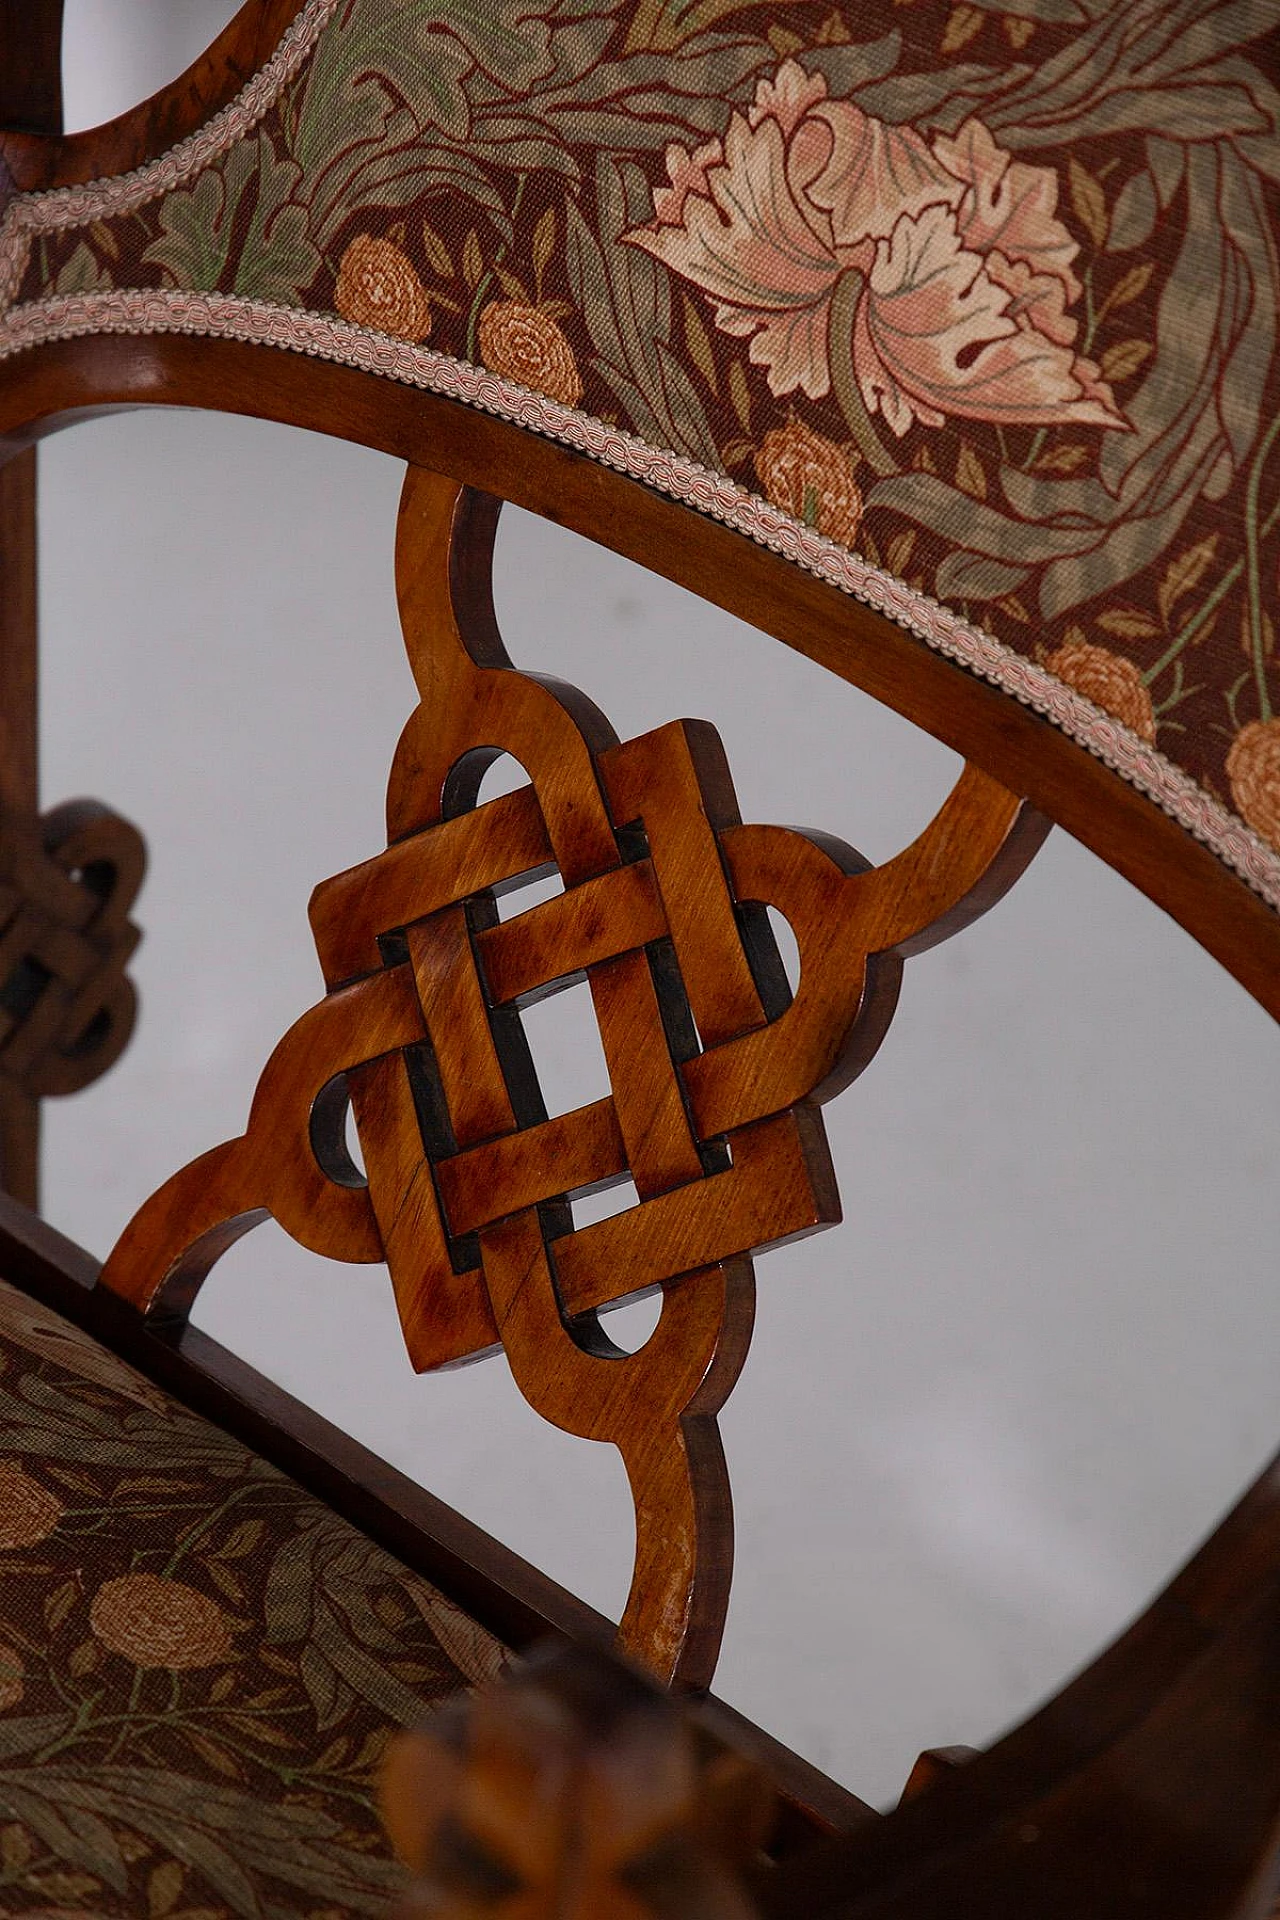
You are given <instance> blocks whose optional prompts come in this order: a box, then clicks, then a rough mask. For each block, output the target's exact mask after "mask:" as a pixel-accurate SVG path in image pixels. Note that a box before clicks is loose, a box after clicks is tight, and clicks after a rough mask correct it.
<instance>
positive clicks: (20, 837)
mask: <svg viewBox="0 0 1280 1920" xmlns="http://www.w3.org/2000/svg"><path fill="white" fill-rule="evenodd" d="M145 863H146V854H145V851H144V849H143V844H142V838H141V836H140V834H139V833H138V831H137V829H136V828H135V827H132V826H130V824H129V822H128V821H127V820H123V819H121V818H120V816H119V815H118V814H114V813H109V812H108V811H107V809H106V808H105V807H102V806H99V805H98V804H97V803H96V802H95V801H92V800H75V801H70V802H68V803H67V804H66V805H65V806H61V807H56V808H54V810H53V811H52V812H50V813H47V814H46V815H45V816H44V818H43V819H39V818H36V817H35V816H34V815H25V814H22V815H20V814H18V813H16V812H10V813H0V1111H3V1112H5V1113H6V1114H12V1113H13V1112H14V1110H15V1109H18V1110H19V1111H20V1110H21V1107H22V1106H23V1105H24V1104H26V1103H34V1102H35V1101H37V1100H39V1099H41V1098H43V1097H44V1096H45V1095H47V1094H56V1093H76V1092H78V1091H79V1089H80V1088H81V1087H85V1086H87V1085H88V1084H89V1082H90V1081H91V1080H95V1079H97V1077H98V1075H99V1074H102V1073H105V1072H106V1070H107V1068H108V1067H109V1066H111V1065H112V1063H113V1062H114V1061H115V1060H116V1059H117V1058H118V1057H119V1055H120V1053H121V1051H122V1050H123V1048H124V1046H125V1043H126V1042H127V1040H128V1038H129V1035H130V1033H131V1032H132V1030H133V1022H134V1016H135V1012H136V1006H137V1002H136V996H135V994H134V989H133V985H132V983H131V981H130V980H129V979H128V977H127V975H126V972H125V969H126V967H127V966H128V964H129V960H130V958H131V956H132V954H133V951H134V949H135V947H136V946H137V944H138V940H139V934H138V930H137V928H136V927H135V926H134V925H133V924H132V922H131V921H130V919H129V910H130V908H131V907H132V905H133V902H134V899H135V897H136V895H137V892H138V888H139V887H140V886H141V884H142V873H143V868H144V866H145ZM14 1131H15V1134H17V1133H19V1132H21V1131H22V1130H21V1129H19V1128H17V1127H15V1130H14ZM9 1144H10V1143H9V1142H5V1145H6V1146H8V1145H9ZM32 1144H33V1145H34V1136H33V1137H32ZM27 1157H28V1156H27V1155H26V1154H24V1153H23V1152H21V1150H20V1147H18V1146H15V1147H14V1150H13V1151H12V1153H8V1152H6V1153H4V1154H3V1155H2V1156H0V1173H2V1174H3V1176H4V1178H5V1181H6V1184H11V1186H12V1190H13V1191H15V1192H17V1191H19V1190H20V1189H27V1190H29V1189H30V1188H32V1187H33V1186H34V1182H35V1167H34V1161H33V1160H32V1162H31V1164H29V1165H27V1166H24V1167H20V1166H19V1165H18V1162H19V1161H22V1160H25V1159H27Z"/></svg>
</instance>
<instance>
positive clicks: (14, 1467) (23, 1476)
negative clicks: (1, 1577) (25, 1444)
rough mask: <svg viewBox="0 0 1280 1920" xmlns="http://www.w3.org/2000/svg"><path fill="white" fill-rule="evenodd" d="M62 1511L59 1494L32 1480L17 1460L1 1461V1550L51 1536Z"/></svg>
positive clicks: (28, 1544)
mask: <svg viewBox="0 0 1280 1920" xmlns="http://www.w3.org/2000/svg"><path fill="white" fill-rule="evenodd" d="M62 1514H63V1506H62V1502H61V1500H59V1498H58V1496H57V1494H56V1493H50V1491H49V1489H48V1487H42V1486H41V1484H40V1482H39V1481H38V1480H33V1479H32V1477H31V1475H30V1474H29V1473H28V1472H27V1471H26V1469H25V1468H24V1467H20V1466H19V1465H18V1463H17V1461H16V1460H0V1549H4V1550H6V1551H9V1552H12V1551H13V1549H14V1548H17V1547H34V1546H37V1545H38V1544H39V1542H40V1541H41V1540H47V1539H48V1537H49V1535H50V1534H51V1533H52V1532H53V1530H54V1528H55V1527H56V1526H57V1524H58V1522H59V1520H61V1518H62Z"/></svg>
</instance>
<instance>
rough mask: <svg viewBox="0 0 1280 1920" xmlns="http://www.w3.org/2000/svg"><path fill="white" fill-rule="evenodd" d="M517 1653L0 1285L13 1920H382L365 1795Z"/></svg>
mask: <svg viewBox="0 0 1280 1920" xmlns="http://www.w3.org/2000/svg"><path fill="white" fill-rule="evenodd" d="M503 1651H504V1650H503V1649H502V1647H501V1646H500V1645H499V1644H498V1643H497V1642H496V1641H495V1640H493V1639H492V1638H491V1637H490V1636H489V1635H488V1634H486V1633H485V1632H484V1631H482V1630H481V1629H479V1628H478V1627H477V1626H476V1625H475V1624H474V1623H473V1622H472V1621H471V1620H470V1619H468V1618H467V1617H466V1616H465V1615H464V1614H462V1613H461V1612H460V1611H459V1610H458V1609H457V1608H456V1607H455V1606H453V1605H452V1604H451V1603H450V1602H449V1601H448V1600H446V1599H445V1598H444V1597H443V1595H441V1594H440V1593H438V1592H437V1591H436V1590H435V1589H434V1588H432V1587H431V1586H430V1585H428V1584H427V1583H426V1582H425V1581H423V1580H421V1579H418V1578H417V1577H415V1576H414V1575H413V1574H411V1573H409V1572H408V1571H407V1570H406V1569H405V1568H404V1567H403V1566H401V1565H400V1564H398V1563H397V1562H396V1561H395V1560H393V1559H392V1558H391V1557H390V1556H389V1555H388V1554H386V1553H384V1552H383V1551H382V1550H381V1549H380V1548H378V1547H376V1546H375V1545H374V1544H373V1543H372V1542H371V1541H369V1540H368V1539H366V1538H365V1537H364V1536H363V1535H362V1534H360V1533H359V1532H358V1531H357V1530H356V1529H354V1528H353V1527H351V1526H350V1525H348V1524H347V1523H346V1522H345V1521H343V1520H341V1519H339V1518H338V1517H337V1516H336V1515H334V1514H333V1513H332V1512H331V1511H329V1509H327V1508H326V1507H325V1506H323V1505H322V1504H321V1503H320V1502H318V1501H317V1500H316V1499H314V1498H313V1497H312V1496H311V1495H309V1494H308V1493H306V1492H304V1491H303V1489H302V1488H301V1487H299V1486H298V1485H296V1484H295V1483H294V1482H293V1481H291V1480H289V1479H287V1478H286V1477H285V1476H284V1475H283V1474H281V1473H279V1472H277V1471H276V1469H275V1468H274V1467H272V1466H269V1465H268V1464H267V1463H266V1462H265V1461H263V1460H261V1459H259V1458H258V1457H257V1456H255V1455H254V1454H253V1453H251V1452H249V1451H248V1450H247V1449H246V1448H245V1447H244V1446H242V1445H240V1444H239V1443H238V1442H237V1441H235V1440H233V1439H231V1438H229V1437H228V1435H226V1434H225V1433H223V1432H221V1431H220V1430H219V1429H218V1428H216V1427H214V1426H212V1425H210V1424H209V1423H208V1422H206V1421H204V1420H203V1419H200V1418H198V1417H196V1416H195V1415H193V1414H192V1413H190V1412H188V1411H187V1410H186V1409H185V1408H183V1407H181V1406H180V1405H178V1404H177V1403H176V1402H175V1401H174V1400H172V1399H170V1398H169V1397H168V1396H166V1395H165V1394H164V1393H162V1392H160V1391H159V1390H158V1389H157V1388H156V1387H154V1386H153V1385H152V1384H151V1383H150V1382H149V1381H147V1380H145V1379H143V1378H142V1377H141V1375H139V1374H137V1373H135V1372H134V1371H133V1370H132V1369H131V1368H129V1367H127V1366H125V1365H124V1364H123V1363H122V1362H121V1361H119V1360H118V1359H116V1357H115V1356H114V1355H113V1354H111V1353H109V1352H107V1351H106V1350H105V1349H104V1348H102V1347H101V1346H99V1345H97V1344H96V1343H95V1342H94V1341H92V1340H91V1339H89V1338H88V1337H87V1336H86V1335H84V1334H83V1333H81V1332H80V1331H79V1330H77V1329H76V1328H73V1327H71V1326H70V1325H68V1324H67V1323H66V1322H64V1321H62V1320H60V1319H59V1318H58V1317H57V1316H56V1315H54V1314H53V1313H51V1312H49V1311H47V1310H46V1309H45V1308H43V1307H41V1306H38V1305H36V1304H35V1303H33V1302H32V1301H30V1300H29V1299H27V1298H26V1297H24V1296H23V1295H21V1294H19V1293H17V1292H15V1291H14V1290H13V1289H12V1288H11V1287H9V1286H7V1285H5V1284H4V1283H3V1282H0V1913H6V1914H19V1913H20V1914H44V1915H46V1916H48V1917H49V1920H52V1916H54V1915H55V1914H64V1913H92V1914H94V1915H116V1914H130V1915H133V1914H147V1915H149V1916H153V1920H163V1917H164V1916H170V1917H171V1920H196V1916H197V1915H199V1916H201V1920H204V1917H205V1916H207V1917H208V1920H213V1917H214V1916H215V1915H224V1914H234V1915H237V1916H239V1915H244V1916H257V1915H285V1914H289V1915H293V1914H300V1915H311V1916H314V1917H315V1920H319V1917H320V1916H322V1915H323V1916H325V1920H328V1917H329V1916H333V1920H337V1916H339V1915H347V1914H366V1913H377V1912H381V1911H383V1910H384V1909H385V1907H386V1905H387V1902H388V1900H389V1899H390V1897H391V1896H392V1895H393V1894H394V1892H395V1889H396V1886H397V1884H398V1880H399V1875H398V1869H397V1867H396V1865H395V1863H394V1861H393V1860H392V1858H391V1856H390V1850H389V1848H388V1845H387V1843H386V1841H385V1839H384V1838H383V1836H382V1833H381V1829H380V1825H379V1821H378V1817H377V1812H376V1807H375V1804H374V1794H373V1779H374V1775H375V1772H376V1768H377V1763H378V1760H379V1758H380V1756H381V1753H382V1750H383V1748H384V1746H385V1744H386V1742H387V1740H388V1738H389V1736H390V1734H391V1733H392V1731H393V1730H394V1729H395V1728H396V1727H399V1726H402V1725H404V1724H406V1723H409V1722H412V1721H414V1720H415V1719H418V1718H420V1717H421V1715H422V1713H423V1711H424V1709H425V1708H426V1707H428V1706H429V1705H430V1704H431V1703H432V1702H434V1701H437V1700H439V1699H440V1698H442V1697H443V1696H446V1695H448V1694H451V1693H454V1692H456V1691H457V1690H458V1689H459V1688H461V1687H465V1686H467V1685H470V1684H472V1683H474V1682H476V1681H478V1680H481V1679H484V1678H487V1677H489V1676H491V1675H492V1674H493V1673H494V1672H496V1671H497V1669H498V1667H499V1666H500V1665H501V1662H502V1659H503Z"/></svg>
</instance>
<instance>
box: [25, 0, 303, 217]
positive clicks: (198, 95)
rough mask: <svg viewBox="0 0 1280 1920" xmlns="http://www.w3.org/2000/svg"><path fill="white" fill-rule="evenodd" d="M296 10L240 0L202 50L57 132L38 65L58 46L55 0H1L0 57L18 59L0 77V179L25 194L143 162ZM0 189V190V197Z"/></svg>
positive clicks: (244, 76)
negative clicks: (140, 90) (102, 118)
mask: <svg viewBox="0 0 1280 1920" xmlns="http://www.w3.org/2000/svg"><path fill="white" fill-rule="evenodd" d="M298 10H299V0H246V4H245V5H244V6H242V7H241V9H240V11H239V12H238V13H237V14H236V15H235V17H234V19H232V20H230V21H229V22H228V24H227V25H226V27H224V29H223V31H222V32H221V33H220V34H219V35H218V37H217V39H216V40H215V41H214V42H213V44H212V45H211V46H210V47H209V48H208V49H207V50H206V51H205V52H204V53H203V54H201V56H200V58H199V59H198V60H195V61H193V62H192V64H191V65H190V66H189V67H188V68H187V70H186V72H185V73H183V74H180V75H179V77H178V78H177V79H176V80H174V81H172V82H171V83H170V84H169V85H168V86H166V87H162V88H161V89H160V90H159V92H157V93H155V94H153V95H152V96H151V98H150V99H149V100H144V101H142V102H141V103H140V104H139V105H138V106H136V107H131V108H130V109H129V110H128V111H127V112H126V113H122V114H120V115H119V116H118V117H117V118H116V119H114V120H108V121H106V122H105V123H104V124H103V125H102V126H100V127H92V128H89V129H87V130H86V131H84V132H82V133H68V134H63V133H61V131H60V128H61V125H62V121H61V97H62V96H61V87H60V86H57V91H56V94H55V92H54V87H55V84H56V83H55V81H54V79H53V77H52V76H53V74H54V73H55V72H56V67H55V66H53V65H52V64H51V65H50V66H48V67H46V66H45V65H44V61H45V58H46V51H45V50H46V49H47V48H50V47H52V48H53V50H54V51H55V52H57V51H58V50H59V40H60V19H61V13H62V0H0V56H3V61H4V62H9V61H14V62H16V64H14V65H11V66H8V67H7V70H6V71H5V73H4V76H3V78H2V79H0V104H2V105H3V107H4V109H5V110H4V111H3V113H0V126H3V127H4V128H5V129H7V131H2V132H0V178H3V174H4V173H5V172H6V171H7V174H8V176H9V179H10V181H11V183H12V186H13V187H16V188H17V190H18V191H19V192H22V193H28V192H39V191H43V190H44V189H46V188H49V187H71V186H79V185H82V184H83V183H84V182H86V181H89V180H101V179H103V178H105V177H106V176H107V175H110V174H116V173H128V172H130V171H131V170H132V169H133V168H134V167H140V166H143V165H145V163H146V162H147V161H148V160H151V159H154V158H155V157H156V156H157V155H158V154H161V153H164V152H166V151H167V149H168V148H169V147H171V146H174V145H175V144H176V143H177V142H178V141H179V140H182V139H184V138H185V137H186V135H187V134H189V133H194V132H196V131H197V129H198V128H200V127H202V126H203V125H204V123H205V121H206V120H208V119H210V118H211V117H212V115H213V114H215V113H217V112H218V110H219V109H220V108H222V107H225V106H226V105H228V103H229V102H230V101H232V100H234V98H235V96H236V94H237V93H239V91H240V89H241V88H242V87H243V86H244V84H245V82H246V81H247V80H251V79H252V78H253V75H254V74H255V73H257V71H258V69H259V68H260V67H262V66H263V65H264V64H265V63H266V61H267V60H269V59H270V57H271V55H272V54H273V53H274V52H275V50H276V47H277V46H278V45H279V42H280V37H281V35H282V34H283V32H284V30H285V28H286V27H287V26H288V24H289V22H290V20H291V19H292V18H293V17H294V15H295V14H296V13H297V12H298ZM6 30H7V32H6ZM55 36H58V37H57V38H55ZM15 50H16V53H15ZM37 76H38V77H37ZM28 89H30V90H28ZM55 98H56V101H57V104H58V109H59V111H58V114H57V115H56V117H51V116H49V115H48V114H47V112H44V111H41V108H42V106H47V105H48V104H51V103H52V102H53V101H54V100H55ZM4 198H5V195H4V192H3V191H2V190H0V205H2V204H3V201H4Z"/></svg>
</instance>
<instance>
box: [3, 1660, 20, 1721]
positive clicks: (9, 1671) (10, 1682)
mask: <svg viewBox="0 0 1280 1920" xmlns="http://www.w3.org/2000/svg"><path fill="white" fill-rule="evenodd" d="M21 1700H22V1662H21V1660H20V1659H19V1658H18V1656H17V1654H16V1653H15V1652H14V1650H13V1648H12V1647H6V1646H0V1713H7V1712H8V1711H9V1709H10V1707H16V1706H18V1705H19V1703H20V1702H21Z"/></svg>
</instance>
